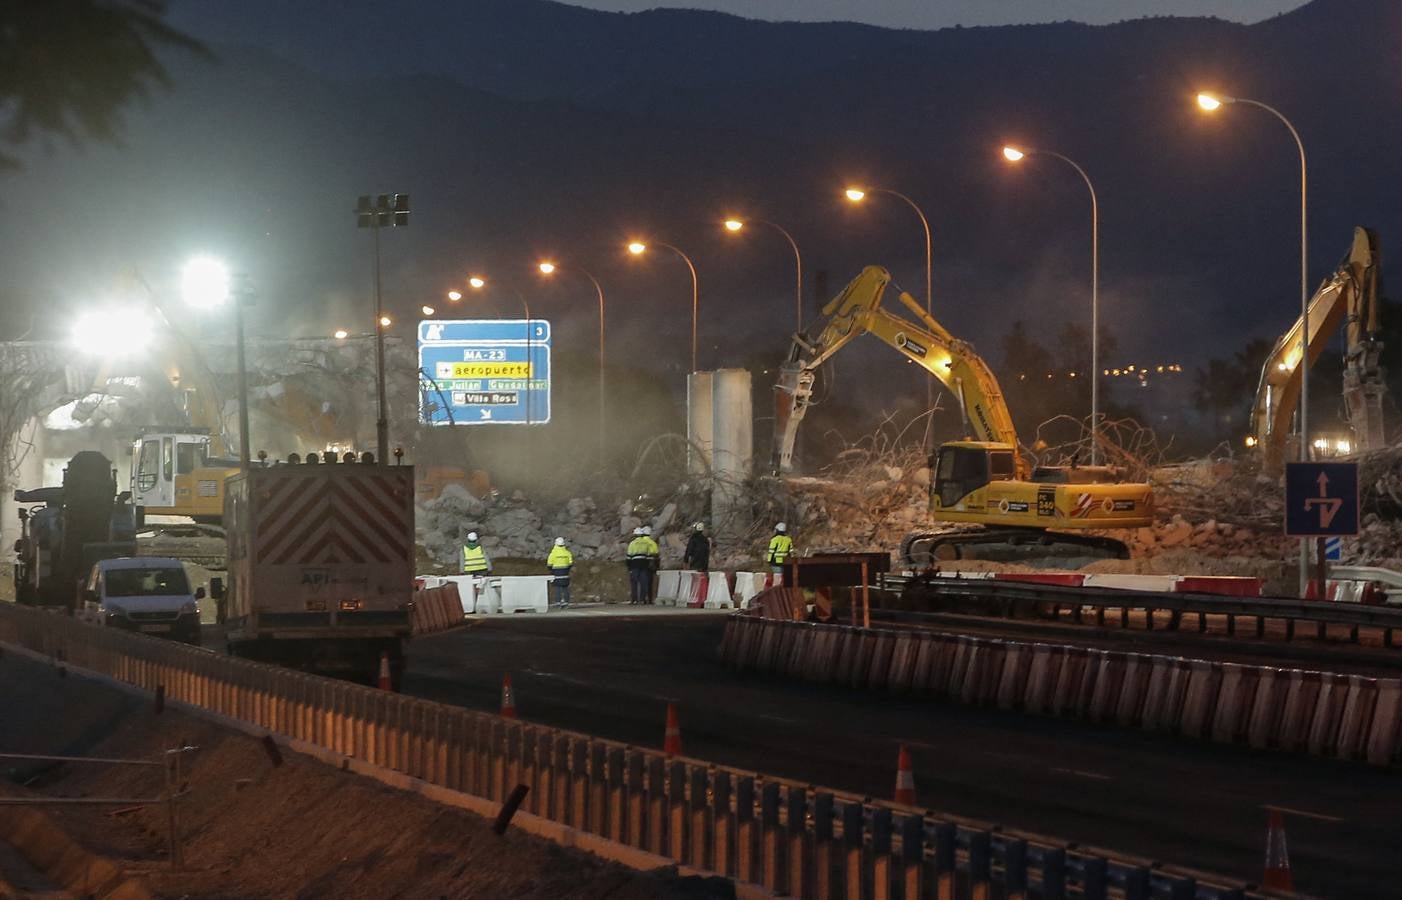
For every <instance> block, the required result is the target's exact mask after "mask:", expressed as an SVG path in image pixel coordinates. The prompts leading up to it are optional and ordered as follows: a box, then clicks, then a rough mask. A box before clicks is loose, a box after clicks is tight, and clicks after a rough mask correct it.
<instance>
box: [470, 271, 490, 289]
mask: <svg viewBox="0 0 1402 900" xmlns="http://www.w3.org/2000/svg"><path fill="white" fill-rule="evenodd" d="M467 283H468V284H470V285H472V287H474V288H476V289H477V290H479V291H480V290H481V289H482V288H484V287H486V286H487V279H485V278H483V277H481V276H479V275H473V276H472V277H471V278H469V279H467Z"/></svg>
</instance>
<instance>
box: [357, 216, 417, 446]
mask: <svg viewBox="0 0 1402 900" xmlns="http://www.w3.org/2000/svg"><path fill="white" fill-rule="evenodd" d="M355 219H356V226H357V227H358V228H369V229H370V231H371V232H373V234H374V243H375V401H376V413H375V445H376V451H375V452H376V455H377V456H378V458H379V462H380V465H382V466H383V465H387V464H388V457H389V410H388V406H387V404H386V402H385V328H387V327H388V326H387V325H386V324H385V310H384V303H383V301H382V298H381V296H380V229H381V228H386V227H389V228H402V227H405V226H407V225H408V224H409V195H408V194H380V195H378V196H376V197H375V198H374V201H373V203H372V202H371V197H370V195H369V194H362V195H361V196H360V199H359V200H358V201H357V202H356V205H355Z"/></svg>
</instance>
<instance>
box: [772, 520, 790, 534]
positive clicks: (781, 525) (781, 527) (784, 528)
mask: <svg viewBox="0 0 1402 900" xmlns="http://www.w3.org/2000/svg"><path fill="white" fill-rule="evenodd" d="M774 530H775V531H777V532H779V533H780V534H782V533H784V532H785V531H788V530H789V526H787V525H785V524H784V523H783V522H780V523H779V524H778V525H775V526H774Z"/></svg>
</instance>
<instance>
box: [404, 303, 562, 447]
mask: <svg viewBox="0 0 1402 900" xmlns="http://www.w3.org/2000/svg"><path fill="white" fill-rule="evenodd" d="M418 337H419V419H420V421H422V422H424V423H425V424H427V425H543V424H545V423H546V422H549V421H550V386H551V385H550V349H551V343H550V342H551V330H550V323H549V322H547V321H545V320H544V319H530V320H526V319H461V320H454V321H424V322H420V323H419V329H418Z"/></svg>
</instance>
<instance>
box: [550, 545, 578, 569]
mask: <svg viewBox="0 0 1402 900" xmlns="http://www.w3.org/2000/svg"><path fill="white" fill-rule="evenodd" d="M572 565H574V554H573V553H571V552H570V551H569V548H568V547H551V548H550V555H549V556H547V557H546V558H545V566H546V568H549V569H568V568H569V567H570V566H572Z"/></svg>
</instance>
